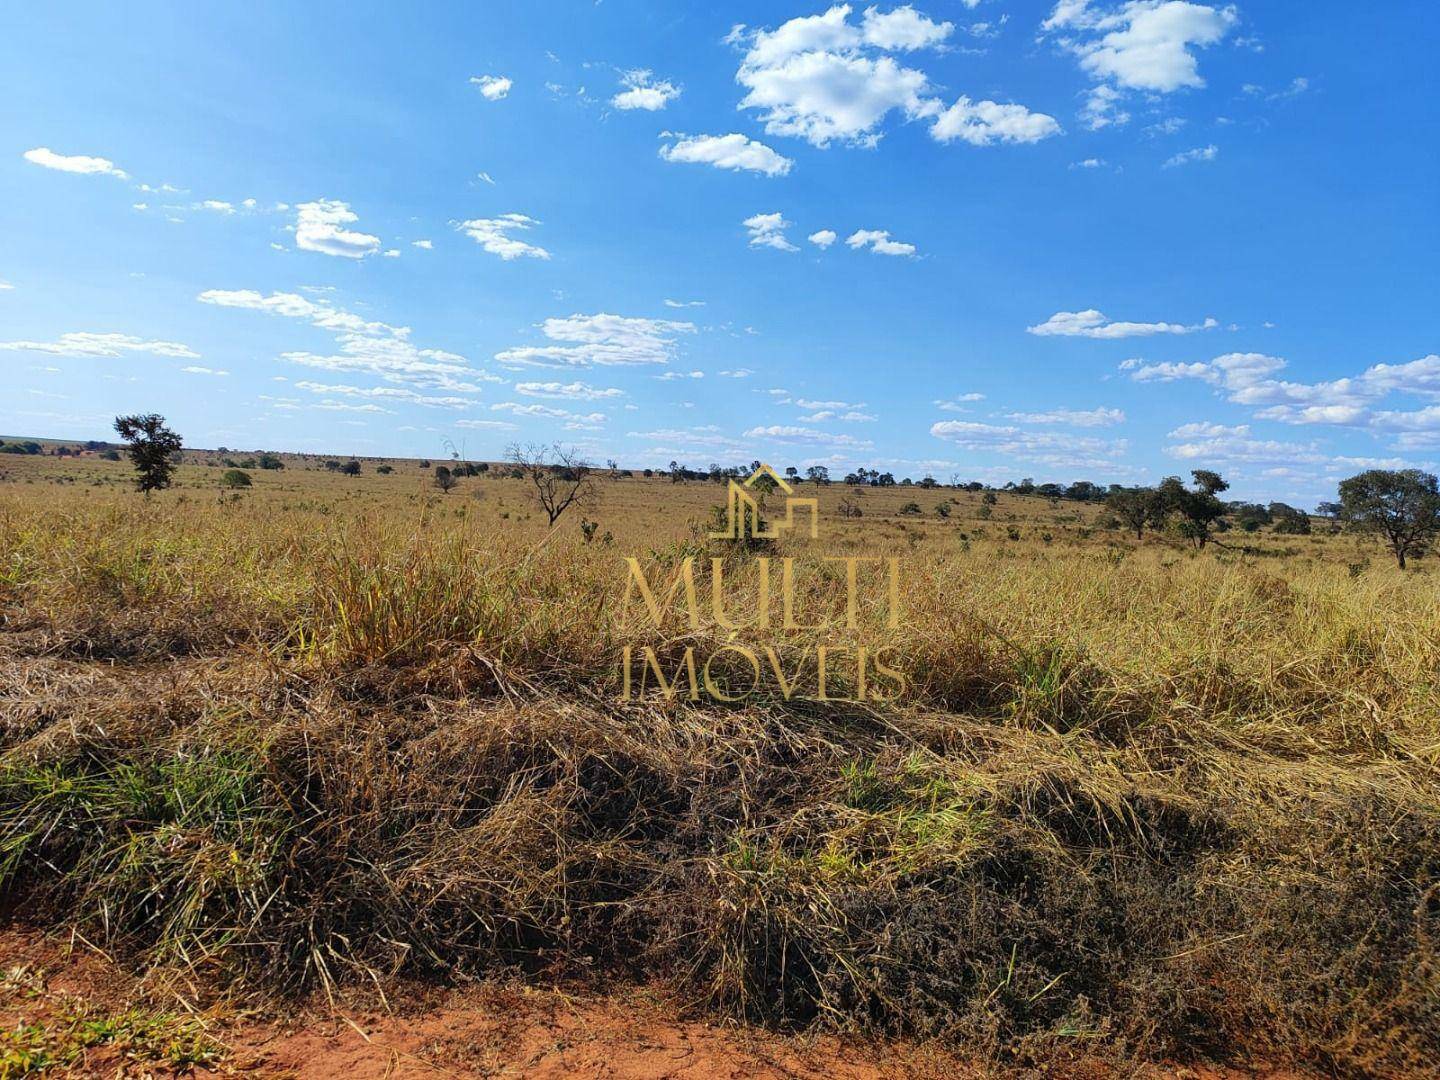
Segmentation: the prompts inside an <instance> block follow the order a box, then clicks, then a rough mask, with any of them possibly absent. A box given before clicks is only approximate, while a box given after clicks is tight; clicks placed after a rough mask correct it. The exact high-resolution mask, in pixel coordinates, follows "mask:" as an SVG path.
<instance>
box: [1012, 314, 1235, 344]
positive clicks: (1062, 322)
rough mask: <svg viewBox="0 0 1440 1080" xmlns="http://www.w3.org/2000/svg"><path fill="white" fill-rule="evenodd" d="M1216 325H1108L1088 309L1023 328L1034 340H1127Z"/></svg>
mask: <svg viewBox="0 0 1440 1080" xmlns="http://www.w3.org/2000/svg"><path fill="white" fill-rule="evenodd" d="M1219 325H1220V324H1219V323H1218V322H1217V321H1216V320H1215V319H1210V318H1207V319H1206V320H1205V321H1204V322H1203V323H1198V324H1195V325H1185V324H1183V323H1168V322H1151V323H1141V322H1112V321H1111V320H1110V319H1108V318H1107V317H1106V316H1105V315H1103V314H1101V313H1100V312H1098V311H1096V310H1095V309H1094V308H1090V309H1088V310H1086V311H1057V312H1056V313H1055V314H1054V315H1051V316H1050V318H1048V319H1046V320H1045V321H1044V322H1043V323H1040V324H1039V325H1037V326H1027V327H1026V328H1025V332H1026V333H1027V334H1034V335H1036V336H1037V337H1087V338H1104V339H1110V338H1127V337H1146V336H1148V335H1151V334H1193V333H1195V332H1196V331H1198V330H1213V329H1215V328H1216V327H1217V326H1219Z"/></svg>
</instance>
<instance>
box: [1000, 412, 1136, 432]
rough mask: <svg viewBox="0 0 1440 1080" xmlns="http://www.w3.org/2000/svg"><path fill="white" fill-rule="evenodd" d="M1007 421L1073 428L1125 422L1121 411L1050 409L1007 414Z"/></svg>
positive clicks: (1107, 425)
mask: <svg viewBox="0 0 1440 1080" xmlns="http://www.w3.org/2000/svg"><path fill="white" fill-rule="evenodd" d="M1005 419H1007V420H1013V421H1015V422H1016V423H1017V424H1068V425H1070V426H1071V427H1113V426H1114V425H1116V424H1123V423H1124V422H1125V413H1124V412H1122V411H1121V410H1120V409H1107V408H1104V407H1101V408H1096V409H1063V408H1062V409H1050V410H1048V411H1046V412H1030V413H1026V412H1013V413H1006V414H1005Z"/></svg>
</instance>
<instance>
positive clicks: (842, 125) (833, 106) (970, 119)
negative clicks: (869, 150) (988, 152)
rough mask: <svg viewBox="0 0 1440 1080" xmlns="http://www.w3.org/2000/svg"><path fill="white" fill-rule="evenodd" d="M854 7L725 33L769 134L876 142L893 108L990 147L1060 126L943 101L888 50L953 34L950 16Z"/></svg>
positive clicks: (992, 105) (988, 104) (944, 134)
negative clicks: (739, 53)
mask: <svg viewBox="0 0 1440 1080" xmlns="http://www.w3.org/2000/svg"><path fill="white" fill-rule="evenodd" d="M851 12H852V8H851V7H850V5H848V4H837V5H835V6H833V7H831V8H830V9H829V10H828V11H826V12H825V13H824V14H823V15H809V16H802V17H800V18H795V19H791V20H790V21H789V22H786V23H783V24H782V25H781V26H779V27H778V28H776V29H774V30H757V31H754V32H750V31H746V30H745V29H744V27H736V28H735V29H734V30H732V31H731V33H730V35H729V36H728V37H727V39H726V40H727V41H728V42H729V43H731V44H734V45H744V46H745V47H746V51H745V55H744V57H743V59H742V60H741V62H740V68H739V70H738V71H737V72H736V75H735V81H736V82H738V83H739V84H740V85H741V86H743V87H744V88H745V90H746V95H745V97H744V99H743V100H742V101H741V102H740V108H742V109H755V110H757V111H758V112H759V115H760V120H761V122H762V123H764V125H765V130H766V131H767V132H769V133H770V134H772V135H784V136H793V137H796V138H801V139H804V140H806V141H807V142H809V143H811V144H812V145H815V146H820V147H824V146H829V145H830V144H831V143H832V142H840V143H845V144H847V145H852V146H874V145H876V143H878V142H879V140H880V138H881V137H882V134H883V132H882V131H881V126H882V124H883V123H884V122H885V120H886V118H887V117H889V116H890V115H891V114H892V113H898V114H899V115H900V116H901V117H902V118H903V119H905V120H930V121H932V124H931V128H930V132H931V135H932V136H933V137H934V138H935V139H937V140H938V141H940V142H949V141H952V140H954V139H963V140H964V141H967V142H970V143H972V144H974V145H977V146H988V145H990V144H992V143H995V142H1034V141H1036V140H1037V139H1041V138H1045V137H1046V136H1047V135H1053V134H1058V132H1059V130H1060V128H1059V125H1058V124H1056V123H1055V121H1054V120H1053V119H1052V118H1051V117H1048V116H1044V115H1043V114H1039V113H1031V112H1030V111H1029V110H1028V109H1026V108H1025V107H1024V106H1022V105H1001V104H997V103H996V102H993V101H982V102H978V103H972V102H971V101H970V99H969V98H967V97H962V98H960V99H959V100H958V101H956V102H955V104H954V105H952V106H950V107H949V108H948V109H947V108H946V107H945V104H944V102H942V101H940V100H939V99H938V98H936V97H935V96H934V93H935V88H934V87H933V86H932V85H931V83H930V80H929V78H928V77H927V76H926V75H925V73H924V72H923V71H919V70H917V69H915V68H911V67H906V66H904V65H902V64H900V63H899V62H897V61H896V59H895V58H894V57H893V56H891V55H888V54H889V53H894V52H901V51H905V52H909V51H913V50H916V49H923V48H932V47H936V46H940V45H942V44H943V43H944V41H945V40H946V39H947V38H949V37H950V36H951V34H952V33H953V31H954V25H953V24H952V23H948V22H943V23H937V22H935V21H934V20H932V19H931V18H929V16H927V15H924V14H922V13H920V12H918V11H916V10H915V8H914V7H912V6H910V5H908V4H907V5H905V6H902V7H898V8H895V9H893V10H892V11H889V12H887V13H883V14H882V13H881V12H880V11H879V10H878V9H877V8H874V7H871V8H867V9H866V11H865V13H864V15H863V17H862V19H861V21H860V23H859V24H858V25H857V24H856V23H853V22H851V21H850V15H851Z"/></svg>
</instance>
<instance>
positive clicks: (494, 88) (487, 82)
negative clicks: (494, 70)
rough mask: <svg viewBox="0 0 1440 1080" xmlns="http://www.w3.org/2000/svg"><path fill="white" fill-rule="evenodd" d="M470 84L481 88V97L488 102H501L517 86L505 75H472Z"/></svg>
mask: <svg viewBox="0 0 1440 1080" xmlns="http://www.w3.org/2000/svg"><path fill="white" fill-rule="evenodd" d="M470 83H471V85H472V86H477V87H479V88H480V96H481V97H483V98H484V99H485V100H486V101H499V100H500V99H501V98H503V97H505V96H506V95H507V94H509V93H510V88H511V87H512V86H514V85H515V84H514V83H513V82H511V81H510V80H509V79H508V78H506V77H505V76H504V75H472V76H471V77H470Z"/></svg>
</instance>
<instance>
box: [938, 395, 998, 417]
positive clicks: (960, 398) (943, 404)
mask: <svg viewBox="0 0 1440 1080" xmlns="http://www.w3.org/2000/svg"><path fill="white" fill-rule="evenodd" d="M984 400H985V395H984V394H975V393H970V394H956V395H955V396H954V397H953V398H949V399H948V400H947V399H944V398H936V399H935V400H934V401H932V402H931V403H930V404H932V405H934V406H935V407H936V408H937V409H941V410H943V411H945V412H969V411H970V410H969V409H968V408H966V406H967V405H973V404H974V403H975V402H977V401H984Z"/></svg>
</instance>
